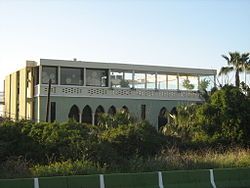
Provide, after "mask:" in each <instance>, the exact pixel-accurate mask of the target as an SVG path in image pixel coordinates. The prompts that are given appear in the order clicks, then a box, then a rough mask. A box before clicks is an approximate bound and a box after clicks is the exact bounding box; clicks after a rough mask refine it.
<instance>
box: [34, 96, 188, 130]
mask: <svg viewBox="0 0 250 188" xmlns="http://www.w3.org/2000/svg"><path fill="white" fill-rule="evenodd" d="M38 100H39V101H40V109H39V110H40V112H38V108H39V105H37V102H38ZM35 101H36V102H35V114H36V116H35V118H38V114H39V115H40V119H39V121H45V118H46V102H47V97H36V99H35ZM51 102H56V121H59V122H63V121H67V120H68V114H69V111H70V109H71V107H72V106H73V105H76V106H78V108H79V110H80V111H81V112H82V110H83V108H84V107H85V106H86V105H89V106H90V107H91V109H92V113H94V112H95V110H96V108H97V107H98V106H99V105H101V106H102V107H103V108H104V111H105V112H106V113H107V112H108V109H109V108H110V107H111V106H112V105H113V106H114V107H115V108H116V111H118V110H119V109H121V108H122V107H123V106H124V105H125V106H127V107H128V110H129V112H130V114H131V115H133V116H134V117H136V118H137V119H139V120H140V118H141V105H142V104H144V105H146V120H148V121H149V122H150V123H151V124H152V125H153V126H154V127H156V128H157V126H158V115H159V112H160V110H161V108H163V107H165V108H167V110H168V111H171V109H172V108H173V107H176V106H178V105H180V104H184V103H187V102H184V101H182V102H181V101H162V100H161V101H160V100H138V99H115V100H114V99H103V98H102V99H101V98H79V97H51Z"/></svg>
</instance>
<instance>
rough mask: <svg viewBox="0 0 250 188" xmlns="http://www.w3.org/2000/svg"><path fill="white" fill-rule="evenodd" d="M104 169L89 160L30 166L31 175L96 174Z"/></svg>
mask: <svg viewBox="0 0 250 188" xmlns="http://www.w3.org/2000/svg"><path fill="white" fill-rule="evenodd" d="M104 170H105V169H103V168H100V167H99V166H98V165H95V164H94V163H92V162H89V161H82V160H81V161H78V160H76V161H71V160H68V161H64V162H54V163H51V164H48V165H35V166H33V167H32V168H30V171H31V173H32V175H33V176H66V175H77V174H82V175H85V174H97V173H103V171H104Z"/></svg>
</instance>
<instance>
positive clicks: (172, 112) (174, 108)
mask: <svg viewBox="0 0 250 188" xmlns="http://www.w3.org/2000/svg"><path fill="white" fill-rule="evenodd" d="M170 114H171V115H173V116H177V115H178V112H177V108H176V107H173V108H172V110H171V111H170Z"/></svg>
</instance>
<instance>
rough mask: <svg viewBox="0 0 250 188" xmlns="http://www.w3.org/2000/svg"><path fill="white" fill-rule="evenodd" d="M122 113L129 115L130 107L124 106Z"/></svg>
mask: <svg viewBox="0 0 250 188" xmlns="http://www.w3.org/2000/svg"><path fill="white" fill-rule="evenodd" d="M121 112H122V113H129V110H128V107H127V106H125V105H124V106H123V107H122V108H121Z"/></svg>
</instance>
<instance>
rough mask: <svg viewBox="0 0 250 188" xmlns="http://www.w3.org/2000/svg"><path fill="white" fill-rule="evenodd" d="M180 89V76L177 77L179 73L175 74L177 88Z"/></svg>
mask: <svg viewBox="0 0 250 188" xmlns="http://www.w3.org/2000/svg"><path fill="white" fill-rule="evenodd" d="M179 89H180V78H179V74H177V90H179Z"/></svg>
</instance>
